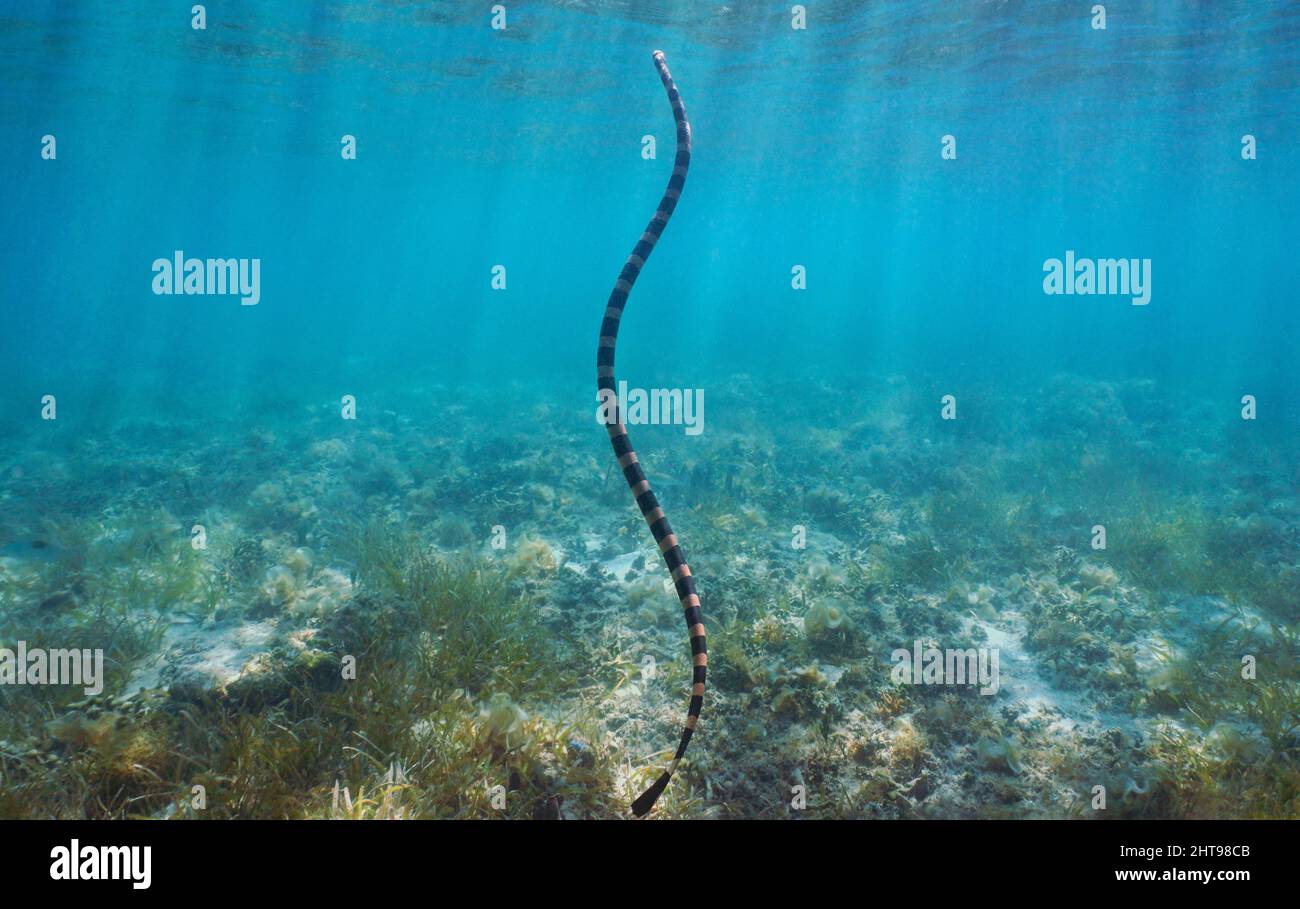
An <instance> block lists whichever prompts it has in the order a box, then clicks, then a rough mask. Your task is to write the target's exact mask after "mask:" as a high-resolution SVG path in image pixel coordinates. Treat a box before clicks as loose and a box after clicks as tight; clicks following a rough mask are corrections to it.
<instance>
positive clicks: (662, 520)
mask: <svg viewBox="0 0 1300 909" xmlns="http://www.w3.org/2000/svg"><path fill="white" fill-rule="evenodd" d="M654 62H655V68H656V69H658V70H659V78H660V79H661V80H662V81H663V84H664V90H665V91H667V92H668V103H670V104H671V105H672V107H673V117H674V118H675V119H676V121H677V159H676V162H675V163H674V165H673V175H672V176H671V177H669V178H668V188H667V189H665V190H664V195H663V198H662V199H660V200H659V209H658V210H657V211H656V212H655V213H654V217H653V218H651V219H650V223H649V224H648V225H646V229H645V233H643V234H642V235H641V240H640V242H638V243H637V245H636V247H635V248H634V249H633V250H632V254H631V255H630V256H628V257H627V264H625V265H624V266H623V270H622V271H621V272H619V275H618V281H616V282H615V284H614V290H613V291H612V292H611V293H610V295H609V302H608V303H607V304H606V306H605V320H604V321H603V322H602V323H601V326H600V344H599V346H598V347H597V348H596V391H597V394H598V395H599V396H600V400H601V402H602V403H603V404H605V413H606V414H608V416H609V418H608V420H607V421H606V429H607V430H608V431H609V442H610V444H611V445H612V446H613V447H614V456H615V457H617V458H618V466H619V467H620V468H622V470H623V476H624V477H625V478H626V479H627V485H628V486H629V487H630V488H631V490H632V497H633V498H634V499H636V504H637V505H638V507H640V509H641V515H642V517H644V518H645V520H646V523H647V524H649V525H650V533H652V534H653V535H654V538H655V542H656V543H657V544H658V545H659V551H660V552H661V553H662V554H663V557H664V563H665V564H666V565H667V566H668V570H669V572H671V573H672V577H673V583H674V584H675V585H676V587H677V596H678V597H679V598H680V599H681V601H682V609H683V611H684V615H685V617H686V628H687V633H688V634H689V635H690V641H691V663H692V664H693V667H694V668H693V672H692V687H691V702H690V706H688V707H687V708H686V725H685V726H684V727H683V728H682V740H681V743H680V744H679V745H678V746H677V754H676V755H675V756H674V757H673V761H672V763H671V764H670V765H669V766H668V769H667V770H666V771H664V772H663V773H662V774H661V775H660V777H659V779H657V780H655V782H654V784H653V785H652V786H651V787H650V788H649V789H647V790H646V791H645V792H643V793H641V795H640V796H638V797H637V799H636V801H634V802H633V803H632V813H633V814H635V815H636V816H637V817H641V816H642V815H644V814H646V812H648V811H649V810H650V809H651V808H652V807H653V806H654V803H655V802H656V801H658V799H659V796H661V795H663V791H664V788H665V787H667V785H668V781H669V780H670V779H672V775H673V772H674V771H676V770H677V765H678V764H679V763H681V760H682V755H684V754H685V753H686V746H687V745H689V744H690V741H691V736H692V735H693V734H694V733H695V724H696V723H697V722H698V721H699V718H700V708H701V707H702V706H703V705H704V676H705V674H706V672H707V670H708V665H709V653H708V647H706V646H705V641H704V622H703V619H702V617H701V615H700V597H699V595H698V594H697V593H696V592H695V579H694V578H692V577H691V569H690V568H689V567H688V566H687V564H686V554H685V553H684V552H682V547H681V546H680V545H679V544H678V542H677V536H676V534H674V533H673V529H672V527H671V526H670V525H669V523H668V518H667V516H666V515H664V510H663V509H662V508H661V507H659V500H658V499H656V498H655V494H654V493H653V492H652V491H651V489H650V481H649V480H647V479H646V476H645V473H644V472H643V471H642V470H641V465H640V464H639V463H637V458H636V452H635V451H634V450H633V448H632V440H631V439H630V438H629V437H628V434H627V427H626V426H624V425H623V418H622V416H621V415H620V413H619V405H618V394H617V391H616V388H617V387H618V386H617V383H616V382H615V381H614V346H615V344H616V343H617V342H618V324H619V320H620V319H621V318H622V316H623V307H624V306H625V305H626V304H627V295H628V294H629V293H631V291H632V285H633V284H635V283H636V278H637V275H639V274H641V269H642V267H643V266H644V265H645V261H646V259H648V258H650V253H651V251H653V250H654V248H655V243H656V242H658V240H659V235H660V234H662V233H663V231H664V228H665V227H666V226H668V219H669V218H671V217H672V216H673V209H675V208H676V207H677V200H678V199H679V198H680V197H681V194H682V187H683V186H684V185H685V184H686V171H687V169H688V168H689V167H690V164H691V124H690V121H688V120H687V119H686V107H685V106H684V105H683V104H682V96H681V95H680V94H679V93H678V91H677V86H676V85H674V84H673V77H672V74H671V73H669V72H668V64H667V62H665V60H664V55H663V51H655V52H654Z"/></svg>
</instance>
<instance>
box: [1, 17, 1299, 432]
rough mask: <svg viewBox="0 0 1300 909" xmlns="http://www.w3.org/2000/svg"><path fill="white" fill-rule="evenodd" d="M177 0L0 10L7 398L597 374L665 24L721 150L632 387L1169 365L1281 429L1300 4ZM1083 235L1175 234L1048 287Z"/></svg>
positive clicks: (696, 183) (666, 119)
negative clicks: (220, 288) (1104, 279)
mask: <svg viewBox="0 0 1300 909" xmlns="http://www.w3.org/2000/svg"><path fill="white" fill-rule="evenodd" d="M188 6H189V5H188V4H176V3H165V2H122V3H113V4H75V5H74V4H66V3H55V2H24V3H17V2H7V3H5V4H4V6H3V10H2V11H0V174H2V175H3V176H2V177H0V180H2V181H3V192H2V193H0V196H2V197H3V206H2V207H0V275H3V284H4V293H3V303H0V307H3V327H4V330H3V332H2V333H0V373H2V375H0V379H3V382H4V386H3V387H4V389H5V392H4V394H3V395H0V414H3V416H4V417H5V418H6V419H18V418H30V417H31V416H32V415H33V414H34V413H35V408H36V404H35V403H34V402H35V401H36V400H37V399H38V398H39V396H40V395H41V394H44V393H46V392H48V391H55V390H60V391H64V393H65V395H72V396H73V400H74V402H75V403H77V404H85V405H87V406H88V407H92V408H94V409H95V410H96V411H97V412H98V413H99V414H100V415H101V416H102V415H105V414H111V413H112V412H114V411H115V410H116V409H127V408H131V407H135V406H138V405H139V404H140V403H141V402H142V401H145V400H148V399H149V397H150V396H151V395H162V394H166V395H167V396H168V397H169V398H174V397H175V395H176V392H177V390H178V389H180V390H182V391H183V389H184V388H186V387H189V386H192V385H204V384H207V385H212V386H224V387H227V388H237V389H239V390H240V393H241V394H245V395H248V396H257V395H259V394H266V393H268V392H270V391H273V390H275V389H286V388H293V387H294V386H295V384H296V383H297V384H303V385H304V386H306V385H308V384H310V383H311V382H313V381H321V382H324V383H326V384H328V383H330V382H333V383H336V384H342V383H347V386H348V389H349V390H355V389H357V388H365V389H372V388H373V389H380V388H383V387H392V386H393V385H400V384H401V383H402V382H404V381H406V380H407V377H408V376H409V375H411V374H412V373H413V372H414V371H417V370H426V371H432V372H433V373H434V374H439V375H443V376H446V377H452V378H455V379H458V380H459V379H464V380H465V381H467V382H468V381H488V382H499V381H515V380H526V381H545V380H554V381H556V382H558V383H560V384H561V385H563V386H565V387H568V386H570V385H572V386H573V387H582V386H583V385H585V384H589V383H591V381H592V374H593V368H592V367H593V363H594V347H595V338H596V334H597V328H598V325H599V320H600V316H601V313H602V310H603V307H604V303H605V298H606V296H607V294H608V291H609V287H610V285H611V283H612V281H613V279H614V277H615V276H616V274H617V272H618V269H619V267H620V266H621V264H622V262H623V259H624V257H625V256H626V254H627V252H628V251H629V250H630V248H631V247H632V245H633V243H634V242H635V240H636V238H637V237H638V236H639V234H640V231H641V230H642V228H643V225H644V223H645V221H646V220H647V218H648V216H649V215H650V213H651V212H652V211H653V210H654V207H655V204H656V202H657V200H658V198H659V195H660V193H661V192H662V189H663V184H664V181H665V179H666V177H667V173H668V171H669V169H670V167H671V159H672V152H671V143H672V130H671V116H670V111H669V109H668V105H667V102H666V101H665V99H664V97H663V92H662V89H661V87H660V85H659V82H658V80H657V78H656V77H655V73H654V70H653V68H652V66H651V62H650V51H651V50H652V49H653V48H656V47H659V48H662V49H663V50H664V51H665V52H666V54H667V56H668V60H669V64H670V66H671V67H672V70H673V73H674V76H675V77H676V79H677V81H678V84H679V86H680V87H681V90H682V92H683V96H684V98H685V100H686V103H687V108H688V111H689V114H690V116H691V119H692V122H693V124H694V134H695V143H696V144H695V156H694V158H693V162H692V169H691V174H690V179H689V181H688V184H687V188H686V193H685V196H684V199H683V202H682V204H681V206H680V208H679V209H678V213H677V215H676V217H675V219H674V221H673V223H672V225H671V227H670V229H669V230H668V231H667V233H666V234H665V240H664V242H663V243H662V244H661V245H660V248H659V249H658V250H657V251H656V253H655V256H654V257H653V258H652V260H651V264H650V265H649V266H648V268H647V269H646V271H645V273H644V275H643V277H642V279H641V282H640V283H639V285H638V289H637V291H636V293H635V294H634V295H633V297H632V300H631V303H630V307H629V316H628V319H627V320H626V321H625V326H624V333H623V337H622V339H621V344H620V358H619V362H620V366H621V369H622V371H623V372H624V373H625V374H626V375H627V376H628V378H630V379H631V380H632V381H633V382H634V383H635V382H636V381H637V380H638V378H640V377H647V376H648V375H649V374H650V372H651V371H652V370H653V369H656V368H658V369H662V370H667V371H668V375H669V376H670V377H671V378H672V379H673V384H679V385H686V386H694V385H700V384H704V383H705V382H707V381H709V380H710V379H711V378H713V377H716V376H725V375H728V374H730V373H732V372H740V373H752V374H762V375H769V376H778V377H779V376H783V375H789V376H808V375H818V374H825V375H845V374H847V375H848V377H849V378H850V379H851V377H852V375H853V374H854V373H855V372H860V371H868V370H869V371H879V372H901V373H904V374H917V375H920V374H925V375H929V376H932V377H934V381H936V382H938V383H941V384H944V386H945V387H951V388H954V389H959V388H960V387H961V383H963V382H966V381H968V380H970V379H971V378H972V377H982V378H985V379H987V378H993V379H1006V380H1008V381H1014V382H1017V383H1029V384H1033V383H1035V382H1038V381H1041V380H1043V379H1045V378H1046V377H1048V376H1051V375H1053V374H1056V373H1059V372H1063V371H1064V372H1073V373H1080V374H1086V375H1091V376H1097V377H1101V378H1123V377H1129V376H1149V377H1152V378H1155V379H1157V380H1161V381H1168V382H1170V383H1171V386H1170V387H1174V386H1175V385H1176V386H1177V387H1179V388H1184V389H1185V388H1187V387H1196V388H1198V389H1199V390H1200V391H1199V392H1198V393H1203V394H1205V395H1207V396H1210V397H1212V398H1217V397H1220V396H1221V397H1222V399H1223V400H1224V401H1225V406H1226V407H1233V406H1235V403H1234V402H1235V401H1236V399H1237V397H1238V396H1239V395H1240V394H1242V393H1245V392H1251V393H1254V394H1257V395H1259V397H1260V399H1261V401H1262V402H1265V403H1266V406H1267V407H1269V409H1274V412H1275V413H1278V414H1287V415H1288V417H1287V419H1288V420H1290V423H1289V425H1290V426H1292V427H1294V425H1295V423H1294V419H1295V415H1296V414H1297V412H1298V411H1300V408H1298V407H1297V405H1296V404H1295V403H1294V402H1296V401H1297V400H1298V399H1300V382H1298V381H1297V379H1296V369H1295V364H1296V362H1297V360H1298V359H1300V357H1298V356H1297V354H1300V340H1298V339H1300V333H1298V332H1297V328H1300V317H1298V316H1297V315H1296V306H1295V288H1296V286H1297V283H1298V282H1297V278H1300V257H1298V256H1297V255H1296V253H1295V249H1294V245H1295V241H1296V238H1297V236H1300V231H1298V230H1297V226H1298V225H1297V214H1296V206H1295V200H1296V197H1297V196H1296V189H1297V183H1298V182H1300V180H1298V177H1297V175H1298V174H1300V168H1298V165H1300V151H1297V143H1298V142H1300V113H1298V111H1300V104H1298V103H1297V102H1300V92H1298V88H1300V6H1298V5H1297V4H1295V3H1287V2H1272V0H1232V2H1216V3H1199V2H1173V0H1166V2H1136V3H1111V4H1108V10H1109V19H1108V27H1107V29H1106V30H1105V31H1095V30H1093V29H1091V28H1090V27H1089V15H1088V7H1089V4H1086V3H1041V2H958V0H942V2H941V0H933V2H910V3H872V4H870V5H869V6H868V4H860V3H830V2H823V3H811V4H809V27H808V29H807V30H806V31H794V30H792V29H791V28H790V27H789V14H788V7H789V4H784V3H761V4H760V3H737V4H735V5H734V7H726V6H722V5H720V4H701V3H694V2H680V3H664V2H630V0H629V2H596V0H592V2H572V3H559V4H548V3H524V2H519V3H509V4H507V6H508V28H507V30H506V31H504V32H498V31H493V30H491V29H490V28H489V18H490V13H489V6H490V4H487V3H482V4H479V3H427V2H424V3H399V2H391V3H373V4H344V3H318V4H306V3H302V4H298V3H281V4H254V3H238V2H233V3H222V4H208V27H207V30H206V31H194V30H192V29H191V28H190V26H189V13H188ZM46 133H51V134H54V135H55V136H56V137H57V140H58V159H57V160H56V161H45V160H42V159H41V156H40V137H41V136H42V135H43V134H46ZM348 133H350V134H353V135H355V136H357V139H358V148H359V156H358V159H357V160H355V161H345V160H342V159H341V157H340V154H339V148H340V146H339V140H340V137H341V136H342V135H344V134H348ZM1244 133H1251V134H1253V135H1255V136H1256V137H1257V139H1258V143H1259V158H1258V160H1255V161H1244V160H1242V158H1241V155H1240V139H1241V136H1242V134H1244ZM645 134H653V135H655V136H657V137H658V139H659V142H660V148H659V157H658V160H655V161H645V160H643V159H642V158H641V155H640V149H641V146H640V140H641V137H642V136H643V135H645ZM944 134H953V135H955V136H956V137H957V142H958V152H959V157H958V159H957V160H956V161H943V160H941V158H940V137H941V136H942V135H944ZM176 249H183V250H185V251H186V253H187V254H190V255H195V256H200V257H209V256H212V257H216V256H241V257H258V258H260V259H261V260H262V301H261V303H260V305H258V306H256V307H241V306H239V305H238V303H237V301H236V300H235V298H233V297H185V296H179V297H178V296H155V295H153V294H152V293H151V290H150V285H151V280H152V273H151V270H150V264H151V262H152V261H153V260H154V259H155V258H158V257H169V256H170V255H171V254H172V252H173V251H174V250H176ZM1066 249H1074V250H1076V251H1078V253H1079V255H1081V256H1093V257H1104V256H1131V257H1150V258H1151V259H1152V260H1153V277H1154V280H1153V285H1154V286H1153V296H1152V300H1151V304H1150V305H1149V306H1147V307H1134V306H1131V305H1130V304H1129V302H1128V300H1127V298H1121V297H1077V296H1075V297H1048V296H1045V295H1044V294H1043V292H1042V263H1043V261H1044V260H1045V259H1047V258H1049V257H1060V256H1062V255H1063V254H1064V252H1065V250H1066ZM497 263H501V264H504V265H506V266H507V268H508V274H509V289H508V290H507V291H506V292H494V291H492V290H491V289H490V286H489V281H490V269H491V267H492V266H493V265H495V264H497ZM795 263H799V264H803V265H805V266H807V268H808V271H809V287H808V290H807V291H806V292H802V293H796V292H794V291H792V290H791V289H790V285H789V281H790V267H791V266H792V265H793V264H795ZM657 364H658V365H657ZM128 390H129V391H130V394H126V393H125V392H126V391H128ZM64 400H66V398H64V399H61V406H63V401H64ZM809 403H810V405H814V404H815V403H816V402H815V400H814V399H813V398H812V392H810V402H809ZM583 406H585V402H584V405H583ZM715 419H716V418H715ZM1275 425H1277V424H1275Z"/></svg>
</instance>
